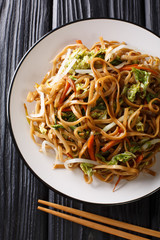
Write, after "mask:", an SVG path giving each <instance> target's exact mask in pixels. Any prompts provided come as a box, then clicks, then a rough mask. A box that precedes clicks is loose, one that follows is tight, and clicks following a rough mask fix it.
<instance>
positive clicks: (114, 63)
mask: <svg viewBox="0 0 160 240" xmlns="http://www.w3.org/2000/svg"><path fill="white" fill-rule="evenodd" d="M110 63H111V64H112V65H113V66H117V65H119V64H120V63H122V60H121V58H120V56H117V57H116V58H115V59H114V60H113V61H111V62H110Z"/></svg>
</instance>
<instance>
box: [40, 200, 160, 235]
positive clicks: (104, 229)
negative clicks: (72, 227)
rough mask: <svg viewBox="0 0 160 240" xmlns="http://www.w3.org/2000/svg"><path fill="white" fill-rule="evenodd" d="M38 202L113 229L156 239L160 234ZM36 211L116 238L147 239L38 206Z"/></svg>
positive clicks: (79, 211)
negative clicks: (129, 231) (133, 232)
mask: <svg viewBox="0 0 160 240" xmlns="http://www.w3.org/2000/svg"><path fill="white" fill-rule="evenodd" d="M38 202H39V203H41V204H44V205H46V206H50V207H54V208H56V209H60V210H62V211H66V212H68V213H71V214H74V215H78V216H80V217H84V218H87V219H90V220H93V221H97V222H101V223H103V224H109V225H112V226H115V227H119V228H123V229H127V230H131V231H135V232H138V233H142V234H145V235H150V236H154V237H158V238H159V237H160V232H158V231H155V230H151V229H147V228H144V227H139V226H135V225H132V224H129V223H125V222H121V221H118V220H113V219H110V218H106V217H102V216H99V215H96V214H93V213H88V212H85V211H81V210H78V209H73V208H70V207H66V206H62V205H59V204H56V203H51V202H47V201H43V200H38ZM38 209H39V210H41V211H44V212H47V213H51V214H53V215H56V216H58V217H61V218H64V219H66V220H69V221H72V222H75V223H79V224H81V225H84V226H87V227H90V228H94V229H96V230H99V231H102V232H106V233H109V234H112V235H116V236H119V237H123V238H126V239H130V240H132V239H133V240H136V239H137V240H138V239H139V240H140V239H147V238H143V237H140V236H136V235H133V234H130V233H127V232H123V231H121V230H117V229H114V228H111V227H108V226H104V225H100V224H98V223H95V222H91V221H88V220H85V219H81V218H77V217H74V216H70V215H67V214H64V213H60V212H57V211H54V210H51V209H47V208H43V207H40V206H38Z"/></svg>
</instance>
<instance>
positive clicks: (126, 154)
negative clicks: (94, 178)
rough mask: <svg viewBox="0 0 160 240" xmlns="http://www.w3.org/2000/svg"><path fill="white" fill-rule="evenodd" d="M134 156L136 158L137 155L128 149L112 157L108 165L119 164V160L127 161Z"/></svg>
mask: <svg viewBox="0 0 160 240" xmlns="http://www.w3.org/2000/svg"><path fill="white" fill-rule="evenodd" d="M133 158H136V156H135V155H134V154H133V153H131V152H127V151H126V152H124V153H120V154H117V155H115V156H114V157H112V159H111V161H109V162H108V165H117V164H118V162H123V163H125V162H127V161H129V160H130V159H133Z"/></svg>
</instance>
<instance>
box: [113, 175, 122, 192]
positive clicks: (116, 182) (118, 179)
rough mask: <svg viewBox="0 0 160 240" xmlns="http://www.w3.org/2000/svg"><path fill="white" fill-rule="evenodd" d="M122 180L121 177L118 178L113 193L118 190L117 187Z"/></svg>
mask: <svg viewBox="0 0 160 240" xmlns="http://www.w3.org/2000/svg"><path fill="white" fill-rule="evenodd" d="M121 178H122V177H121V176H119V177H118V180H117V182H116V183H115V185H114V188H113V192H114V191H115V190H116V187H117V185H118V183H119V182H120V180H121Z"/></svg>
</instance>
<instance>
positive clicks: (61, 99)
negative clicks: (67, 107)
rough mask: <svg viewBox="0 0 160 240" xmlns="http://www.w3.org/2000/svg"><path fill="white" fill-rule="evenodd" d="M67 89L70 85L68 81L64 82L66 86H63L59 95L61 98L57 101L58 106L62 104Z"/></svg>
mask: <svg viewBox="0 0 160 240" xmlns="http://www.w3.org/2000/svg"><path fill="white" fill-rule="evenodd" d="M69 88H70V83H69V82H68V81H66V85H65V88H64V91H63V93H62V95H61V98H60V100H59V103H60V104H62V103H63V101H64V99H65V97H66V94H67V92H68V89H69Z"/></svg>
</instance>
